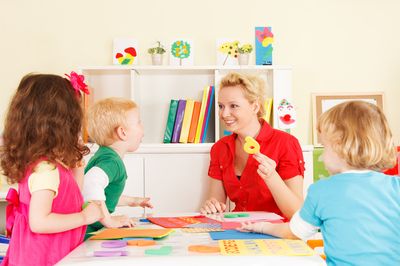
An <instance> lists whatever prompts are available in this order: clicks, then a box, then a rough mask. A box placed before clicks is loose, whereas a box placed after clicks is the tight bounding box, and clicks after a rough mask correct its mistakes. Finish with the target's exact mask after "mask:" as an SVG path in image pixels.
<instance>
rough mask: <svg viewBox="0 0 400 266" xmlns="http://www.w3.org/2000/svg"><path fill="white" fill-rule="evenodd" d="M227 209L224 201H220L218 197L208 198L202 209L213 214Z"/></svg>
mask: <svg viewBox="0 0 400 266" xmlns="http://www.w3.org/2000/svg"><path fill="white" fill-rule="evenodd" d="M225 209H226V205H225V204H224V203H222V202H219V201H218V200H216V199H214V198H213V199H209V200H207V201H206V202H205V203H204V205H203V207H202V208H201V209H200V212H201V213H202V214H213V213H217V212H224V211H225Z"/></svg>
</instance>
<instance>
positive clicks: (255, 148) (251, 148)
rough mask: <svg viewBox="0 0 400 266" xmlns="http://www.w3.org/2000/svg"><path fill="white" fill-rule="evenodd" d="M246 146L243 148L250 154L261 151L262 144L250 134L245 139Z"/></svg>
mask: <svg viewBox="0 0 400 266" xmlns="http://www.w3.org/2000/svg"><path fill="white" fill-rule="evenodd" d="M244 141H245V142H244V146H243V149H244V151H245V152H247V153H248V154H255V153H258V152H260V144H258V142H257V141H256V140H255V139H254V138H253V137H250V136H247V137H246V138H245V139H244Z"/></svg>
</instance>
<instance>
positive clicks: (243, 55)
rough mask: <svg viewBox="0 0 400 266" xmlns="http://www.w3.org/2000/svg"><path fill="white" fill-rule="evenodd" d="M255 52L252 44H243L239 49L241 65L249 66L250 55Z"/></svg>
mask: <svg viewBox="0 0 400 266" xmlns="http://www.w3.org/2000/svg"><path fill="white" fill-rule="evenodd" d="M252 51H253V45H251V44H250V43H246V44H243V45H242V46H239V47H238V52H239V57H238V60H239V65H248V64H249V54H250V53H251V52H252Z"/></svg>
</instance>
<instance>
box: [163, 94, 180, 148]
mask: <svg viewBox="0 0 400 266" xmlns="http://www.w3.org/2000/svg"><path fill="white" fill-rule="evenodd" d="M177 109H178V100H171V102H170V104H169V112H168V120H167V125H166V127H165V132H164V143H171V139H172V132H173V131H174V124H175V117H176V110H177Z"/></svg>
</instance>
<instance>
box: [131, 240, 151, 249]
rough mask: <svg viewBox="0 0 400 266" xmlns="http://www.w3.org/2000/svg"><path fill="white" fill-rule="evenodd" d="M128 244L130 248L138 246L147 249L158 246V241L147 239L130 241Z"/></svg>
mask: <svg viewBox="0 0 400 266" xmlns="http://www.w3.org/2000/svg"><path fill="white" fill-rule="evenodd" d="M127 243H128V246H138V247H146V246H154V245H156V241H154V240H147V239H136V240H128V241H127Z"/></svg>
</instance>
